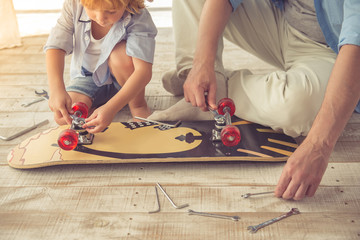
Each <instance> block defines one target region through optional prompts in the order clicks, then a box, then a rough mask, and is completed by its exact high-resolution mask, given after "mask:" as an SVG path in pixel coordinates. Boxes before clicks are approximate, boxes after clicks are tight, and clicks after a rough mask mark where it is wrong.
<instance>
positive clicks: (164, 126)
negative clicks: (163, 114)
mask: <svg viewBox="0 0 360 240" xmlns="http://www.w3.org/2000/svg"><path fill="white" fill-rule="evenodd" d="M134 118H136V119H139V120H142V121H147V122H151V123H156V124H159V126H160V127H161V128H162V129H161V130H167V129H170V128H177V127H178V126H180V124H181V120H179V121H177V122H176V123H175V124H168V123H163V122H158V121H154V120H150V119H147V118H142V117H136V116H135V117H134Z"/></svg>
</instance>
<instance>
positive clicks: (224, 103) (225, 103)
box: [218, 98, 235, 116]
mask: <svg viewBox="0 0 360 240" xmlns="http://www.w3.org/2000/svg"><path fill="white" fill-rule="evenodd" d="M226 107H228V108H229V110H230V111H229V113H230V116H232V115H234V113H235V103H234V101H233V100H231V99H230V98H223V99H221V100H220V101H219V103H218V112H219V114H221V115H225V111H224V110H225V108H226Z"/></svg>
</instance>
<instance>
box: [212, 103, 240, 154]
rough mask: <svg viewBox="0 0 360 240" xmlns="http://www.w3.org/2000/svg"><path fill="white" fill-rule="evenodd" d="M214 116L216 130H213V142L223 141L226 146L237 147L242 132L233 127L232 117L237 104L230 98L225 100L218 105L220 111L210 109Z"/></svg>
mask: <svg viewBox="0 0 360 240" xmlns="http://www.w3.org/2000/svg"><path fill="white" fill-rule="evenodd" d="M208 109H209V111H210V112H212V114H214V119H215V129H213V130H212V137H211V140H212V141H213V142H218V141H222V143H223V144H224V145H225V146H228V147H232V146H235V145H237V144H238V143H239V142H240V140H241V137H240V131H239V129H238V128H237V127H236V126H233V125H231V116H233V115H234V113H235V104H234V102H233V101H232V100H231V99H230V98H223V99H221V100H220V101H219V103H218V111H215V110H214V109H211V108H210V107H208Z"/></svg>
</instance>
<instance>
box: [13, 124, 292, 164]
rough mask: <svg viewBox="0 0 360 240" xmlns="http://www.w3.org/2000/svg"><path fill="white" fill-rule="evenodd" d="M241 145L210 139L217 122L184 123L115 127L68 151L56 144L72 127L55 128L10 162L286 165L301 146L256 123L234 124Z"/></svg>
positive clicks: (30, 141) (23, 147) (19, 149)
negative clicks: (218, 162) (225, 162)
mask: <svg viewBox="0 0 360 240" xmlns="http://www.w3.org/2000/svg"><path fill="white" fill-rule="evenodd" d="M232 125H234V126H237V127H238V128H239V130H240V134H241V141H240V142H239V143H238V144H237V145H236V146H232V147H228V146H224V145H223V143H222V142H221V141H220V142H213V141H212V140H211V136H212V133H211V131H212V129H213V128H214V121H193V122H182V123H181V125H180V126H179V127H176V128H170V129H165V130H164V129H162V128H161V127H159V125H158V124H154V123H149V122H132V123H126V122H114V123H111V124H110V125H109V127H108V128H107V129H106V130H105V131H104V132H101V133H97V134H95V137H94V140H93V143H92V144H91V145H79V146H77V147H76V148H75V149H74V150H72V151H65V150H63V149H61V148H60V147H59V146H58V144H57V139H58V136H59V134H60V132H61V131H62V130H64V129H66V128H68V126H60V127H56V128H51V129H49V130H46V131H44V132H41V133H38V134H36V135H34V136H32V137H30V138H28V139H26V140H24V141H23V142H21V143H20V144H19V145H17V146H16V147H15V148H13V149H12V150H11V152H10V153H9V154H8V157H7V160H8V163H9V165H10V166H11V167H14V168H20V169H22V168H23V169H25V168H39V167H45V166H52V165H64V164H104V163H140V162H141V163H146V162H191V161H193V162H201V161H263V162H281V161H286V160H287V159H288V157H289V156H290V155H291V154H292V152H294V151H295V149H296V147H297V144H296V142H295V140H294V139H293V138H291V137H289V136H286V135H284V134H281V133H277V132H275V131H273V130H272V129H270V128H267V127H264V126H261V125H258V124H254V123H251V122H247V121H243V120H241V119H235V121H233V123H232Z"/></svg>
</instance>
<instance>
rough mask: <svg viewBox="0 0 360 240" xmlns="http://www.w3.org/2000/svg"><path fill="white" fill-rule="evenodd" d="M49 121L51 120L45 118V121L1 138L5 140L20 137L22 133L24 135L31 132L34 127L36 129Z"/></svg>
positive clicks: (0, 137)
mask: <svg viewBox="0 0 360 240" xmlns="http://www.w3.org/2000/svg"><path fill="white" fill-rule="evenodd" d="M47 123H49V120H47V119H46V120H44V121H42V122H40V123H37V124H35V125H33V126H31V127H28V128H26V129H24V130H22V131H20V132H18V133H15V134H14V135H12V136H9V137H3V136H0V139H1V140H4V141H10V140H13V139H14V138H17V137H20V136H21V135H23V134H25V133H27V132H30V131H31V130H33V129H35V128H37V127H39V126H41V125H43V124H47Z"/></svg>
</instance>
